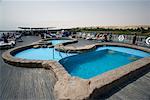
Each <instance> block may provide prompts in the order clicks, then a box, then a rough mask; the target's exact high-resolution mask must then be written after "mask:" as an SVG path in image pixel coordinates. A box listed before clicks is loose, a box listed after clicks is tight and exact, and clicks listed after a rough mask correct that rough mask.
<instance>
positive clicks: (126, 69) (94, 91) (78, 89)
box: [2, 43, 150, 100]
mask: <svg viewBox="0 0 150 100" xmlns="http://www.w3.org/2000/svg"><path fill="white" fill-rule="evenodd" d="M35 44H36V43H35ZM35 44H34V43H33V44H30V45H26V46H21V47H17V48H13V49H11V50H9V51H6V52H5V53H4V54H3V55H2V58H3V59H4V61H5V62H6V63H9V64H11V65H15V66H19V67H24V66H28V67H31V68H45V69H50V70H52V71H53V72H54V74H55V77H56V79H57V80H58V81H57V82H56V84H55V86H54V93H55V97H56V99H71V100H77V99H91V98H92V99H93V98H95V96H97V95H99V94H103V93H105V92H107V91H109V90H110V89H111V88H112V87H114V86H116V85H117V84H119V83H122V82H123V81H124V80H125V79H128V78H127V77H131V76H135V75H137V74H139V73H140V72H141V71H142V70H144V69H148V70H149V69H150V57H147V58H142V59H139V60H137V61H134V62H132V63H129V64H127V65H124V66H122V67H120V68H117V69H114V70H111V71H108V72H106V73H103V74H101V75H98V76H96V77H93V78H91V79H88V80H86V79H81V78H78V77H72V76H70V74H69V73H68V72H67V71H66V70H65V69H64V67H63V66H62V65H61V64H60V63H59V62H57V61H53V60H49V61H46V60H26V59H20V58H15V57H13V56H12V52H16V50H17V51H18V52H19V50H22V49H23V50H25V49H28V48H31V47H33V46H34V45H35ZM36 45H37V44H36ZM60 45H63V44H60ZM106 45H110V46H121V47H129V48H134V49H138V50H143V51H146V52H150V50H149V49H148V48H144V47H139V46H135V45H129V44H122V43H96V44H93V45H89V46H86V47H83V48H80V49H79V48H78V51H82V50H88V49H92V48H96V47H97V46H106ZM74 51H76V48H75V50H74Z"/></svg>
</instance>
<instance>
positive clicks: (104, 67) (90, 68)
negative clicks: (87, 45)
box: [15, 46, 150, 79]
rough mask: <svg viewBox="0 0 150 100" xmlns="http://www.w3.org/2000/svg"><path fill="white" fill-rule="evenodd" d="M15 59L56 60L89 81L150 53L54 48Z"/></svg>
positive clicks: (112, 49) (110, 47) (120, 48)
mask: <svg viewBox="0 0 150 100" xmlns="http://www.w3.org/2000/svg"><path fill="white" fill-rule="evenodd" d="M15 57H18V58H23V59H31V60H56V61H59V62H60V63H61V64H62V65H63V66H64V68H65V69H66V70H67V71H68V73H69V74H70V75H72V76H77V77H81V78H84V79H89V78H92V77H95V76H97V75H100V74H102V73H104V72H107V71H109V70H113V69H115V68H118V67H121V66H123V65H126V64H128V63H131V62H133V61H136V60H138V59H140V58H143V57H150V53H147V52H144V51H140V50H136V49H130V48H124V47H112V46H106V47H99V48H97V49H96V50H95V51H91V52H88V53H82V54H75V53H69V54H66V53H62V52H59V51H56V50H55V49H53V48H37V49H34V48H31V49H27V50H24V51H21V52H19V53H17V54H16V55H15Z"/></svg>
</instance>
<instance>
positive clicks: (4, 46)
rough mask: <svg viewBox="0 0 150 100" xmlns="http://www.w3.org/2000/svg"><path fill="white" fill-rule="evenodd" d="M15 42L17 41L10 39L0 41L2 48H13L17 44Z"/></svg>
mask: <svg viewBox="0 0 150 100" xmlns="http://www.w3.org/2000/svg"><path fill="white" fill-rule="evenodd" d="M15 44H16V43H15V41H9V42H8V43H5V42H4V41H0V49H6V48H12V47H14V46H15Z"/></svg>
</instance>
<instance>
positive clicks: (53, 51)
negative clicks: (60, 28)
mask: <svg viewBox="0 0 150 100" xmlns="http://www.w3.org/2000/svg"><path fill="white" fill-rule="evenodd" d="M54 52H55V48H53V59H55V53H54Z"/></svg>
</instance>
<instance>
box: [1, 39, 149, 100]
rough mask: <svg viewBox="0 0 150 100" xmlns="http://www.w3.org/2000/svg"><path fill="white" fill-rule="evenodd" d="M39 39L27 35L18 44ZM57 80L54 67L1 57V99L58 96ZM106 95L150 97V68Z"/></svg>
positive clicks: (114, 99) (125, 99)
mask: <svg viewBox="0 0 150 100" xmlns="http://www.w3.org/2000/svg"><path fill="white" fill-rule="evenodd" d="M38 39H39V38H38V37H35V36H28V37H23V40H24V42H20V43H17V46H19V45H23V44H28V43H31V42H33V41H36V40H38ZM4 51H5V50H1V51H0V53H1V54H2V53H3V52H4ZM55 82H56V79H55V77H54V75H53V73H52V72H51V71H50V70H44V69H36V68H33V69H31V68H20V67H14V66H11V65H8V64H6V63H4V62H3V60H2V58H1V57H0V100H54V99H55V97H54V95H53V87H54V84H55ZM62 92H63V91H62ZM102 99H108V100H150V72H148V73H146V74H144V75H141V77H140V78H137V79H134V80H131V81H129V82H127V83H125V84H123V85H122V86H118V87H116V88H115V89H114V90H112V91H110V93H108V94H106V95H105V96H104V97H103V98H102Z"/></svg>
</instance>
